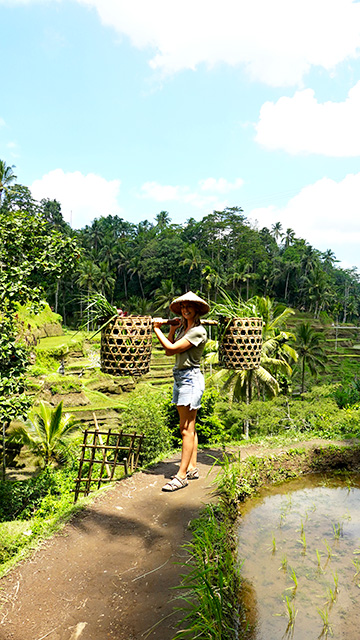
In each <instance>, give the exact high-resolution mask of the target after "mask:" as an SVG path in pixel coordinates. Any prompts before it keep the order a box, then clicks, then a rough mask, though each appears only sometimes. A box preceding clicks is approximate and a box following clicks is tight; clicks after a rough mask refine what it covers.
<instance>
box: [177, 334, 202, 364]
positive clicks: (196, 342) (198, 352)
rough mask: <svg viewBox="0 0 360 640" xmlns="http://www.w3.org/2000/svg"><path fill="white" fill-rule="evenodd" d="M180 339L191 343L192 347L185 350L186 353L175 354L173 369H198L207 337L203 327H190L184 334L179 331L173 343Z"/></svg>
mask: <svg viewBox="0 0 360 640" xmlns="http://www.w3.org/2000/svg"><path fill="white" fill-rule="evenodd" d="M181 338H186V340H188V341H189V342H191V344H192V346H191V347H190V348H189V349H187V351H183V352H182V353H177V354H176V356H175V357H176V360H175V366H174V369H188V368H189V367H197V368H199V367H200V358H201V356H202V352H203V351H204V347H205V344H206V341H207V335H206V331H205V329H204V327H203V326H201V325H199V326H198V327H191V329H189V330H188V331H186V332H185V331H184V329H181V330H180V332H179V334H178V335H177V336H176V340H175V342H177V341H178V340H180V339H181Z"/></svg>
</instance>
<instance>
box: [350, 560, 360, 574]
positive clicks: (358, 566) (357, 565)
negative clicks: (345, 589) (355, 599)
mask: <svg viewBox="0 0 360 640" xmlns="http://www.w3.org/2000/svg"><path fill="white" fill-rule="evenodd" d="M352 563H353V565H354V567H355V573H354V578H357V576H358V575H359V573H360V559H359V558H355V559H354V560H353V561H352Z"/></svg>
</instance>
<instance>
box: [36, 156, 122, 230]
mask: <svg viewBox="0 0 360 640" xmlns="http://www.w3.org/2000/svg"><path fill="white" fill-rule="evenodd" d="M30 189H31V193H32V195H33V197H34V198H35V199H36V200H41V199H42V198H50V199H51V200H53V199H55V200H58V201H59V202H60V203H61V210H62V213H63V216H64V219H65V220H66V221H67V222H71V224H72V226H73V227H74V228H76V229H78V228H80V227H83V226H84V225H86V224H90V223H91V222H92V220H93V219H94V218H98V217H99V216H108V215H118V214H120V213H121V209H120V206H119V204H118V200H117V198H118V195H119V189H120V180H105V178H102V177H101V176H98V175H96V174H94V173H88V174H87V175H83V174H82V173H80V171H74V172H73V173H65V172H64V171H63V170H62V169H55V170H54V171H50V172H49V173H47V174H46V175H44V176H43V177H42V178H41V179H40V180H35V182H33V184H32V185H31V187H30Z"/></svg>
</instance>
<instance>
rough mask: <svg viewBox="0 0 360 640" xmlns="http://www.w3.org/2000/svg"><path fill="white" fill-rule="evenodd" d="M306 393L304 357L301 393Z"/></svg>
mask: <svg viewBox="0 0 360 640" xmlns="http://www.w3.org/2000/svg"><path fill="white" fill-rule="evenodd" d="M304 391H305V356H303V361H302V371H301V393H302V394H303V393H304Z"/></svg>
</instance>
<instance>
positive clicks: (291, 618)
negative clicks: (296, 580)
mask: <svg viewBox="0 0 360 640" xmlns="http://www.w3.org/2000/svg"><path fill="white" fill-rule="evenodd" d="M284 604H285V609H286V615H287V617H288V625H287V627H286V632H285V633H287V634H288V633H289V630H293V628H294V624H295V618H296V616H297V613H298V610H297V609H295V604H294V602H292V601H291V600H290V598H288V596H285V598H284Z"/></svg>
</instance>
